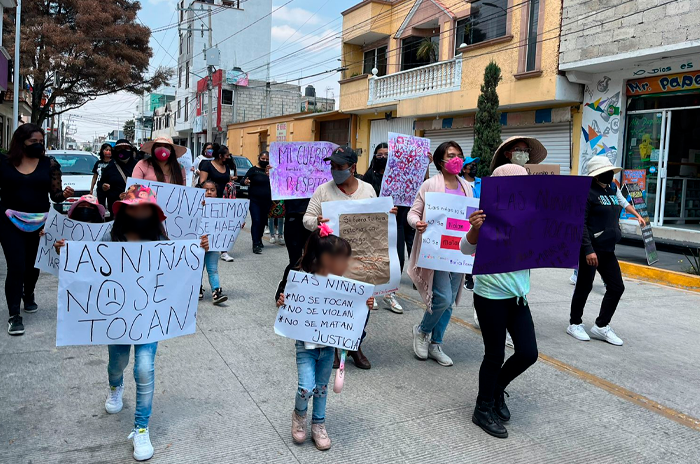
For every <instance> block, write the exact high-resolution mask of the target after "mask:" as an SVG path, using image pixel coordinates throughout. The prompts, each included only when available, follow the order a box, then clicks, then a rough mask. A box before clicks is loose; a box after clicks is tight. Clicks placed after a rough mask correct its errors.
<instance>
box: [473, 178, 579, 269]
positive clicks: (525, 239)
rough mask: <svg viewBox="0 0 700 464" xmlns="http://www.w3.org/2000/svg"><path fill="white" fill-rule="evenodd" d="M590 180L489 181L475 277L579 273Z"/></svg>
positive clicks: (483, 186)
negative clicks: (546, 271) (530, 271)
mask: <svg viewBox="0 0 700 464" xmlns="http://www.w3.org/2000/svg"><path fill="white" fill-rule="evenodd" d="M590 188H591V178H590V177H579V176H547V179H544V180H543V179H542V177H541V176H517V177H485V178H484V179H483V180H482V182H481V198H480V207H481V209H482V210H483V211H484V213H485V214H486V221H485V222H484V225H483V226H482V228H481V232H480V233H479V242H478V245H477V249H476V258H475V261H474V270H473V271H472V273H473V274H499V273H502V272H512V271H520V270H523V269H536V268H542V267H555V268H575V267H576V266H577V265H578V256H579V251H580V249H581V237H582V235H583V219H584V218H583V216H584V212H585V209H586V199H587V198H588V191H589V190H590Z"/></svg>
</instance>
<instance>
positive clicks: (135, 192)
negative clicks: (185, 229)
mask: <svg viewBox="0 0 700 464" xmlns="http://www.w3.org/2000/svg"><path fill="white" fill-rule="evenodd" d="M122 205H127V206H128V205H153V206H154V207H155V209H156V211H158V217H159V218H160V220H161V222H162V221H165V214H163V210H162V209H161V208H160V206H158V203H157V202H156V194H155V193H153V190H152V189H151V188H150V187H146V186H144V185H140V184H134V185H132V186H131V187H129V189H128V190H127V191H126V196H125V197H124V198H123V199H122V200H119V201H115V202H114V206H112V210H114V215H115V216H116V215H117V214H118V213H119V209H120V208H121V207H122Z"/></svg>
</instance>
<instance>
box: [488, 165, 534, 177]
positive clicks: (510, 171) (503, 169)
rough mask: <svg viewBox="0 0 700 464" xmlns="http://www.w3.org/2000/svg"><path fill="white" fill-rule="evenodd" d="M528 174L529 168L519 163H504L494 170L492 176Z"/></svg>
mask: <svg viewBox="0 0 700 464" xmlns="http://www.w3.org/2000/svg"><path fill="white" fill-rule="evenodd" d="M504 176H527V169H525V168H524V167H522V166H518V165H517V164H512V163H511V164H504V165H503V166H499V167H497V168H496V169H494V170H493V173H491V177H504Z"/></svg>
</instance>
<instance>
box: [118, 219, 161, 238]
mask: <svg viewBox="0 0 700 464" xmlns="http://www.w3.org/2000/svg"><path fill="white" fill-rule="evenodd" d="M159 231H160V222H159V220H158V217H157V216H156V215H155V214H154V215H152V216H150V217H147V218H135V217H133V216H129V215H128V214H125V215H124V233H132V234H137V235H138V236H139V237H141V238H142V239H150V238H153V237H156V236H158V235H159Z"/></svg>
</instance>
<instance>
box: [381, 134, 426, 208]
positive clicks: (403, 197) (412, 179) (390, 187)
mask: <svg viewBox="0 0 700 464" xmlns="http://www.w3.org/2000/svg"><path fill="white" fill-rule="evenodd" d="M429 154H430V139H425V138H422V137H415V136H413V135H403V134H396V133H394V132H389V159H388V160H387V162H386V170H385V171H384V177H383V179H382V190H381V192H380V194H379V196H381V197H391V198H393V200H394V205H396V206H413V202H414V201H415V199H416V195H417V194H418V190H419V189H420V186H421V185H422V184H423V181H424V180H425V172H426V171H427V169H428V165H429V164H430V158H429V157H428V155H429Z"/></svg>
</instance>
